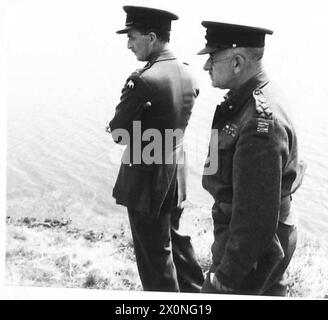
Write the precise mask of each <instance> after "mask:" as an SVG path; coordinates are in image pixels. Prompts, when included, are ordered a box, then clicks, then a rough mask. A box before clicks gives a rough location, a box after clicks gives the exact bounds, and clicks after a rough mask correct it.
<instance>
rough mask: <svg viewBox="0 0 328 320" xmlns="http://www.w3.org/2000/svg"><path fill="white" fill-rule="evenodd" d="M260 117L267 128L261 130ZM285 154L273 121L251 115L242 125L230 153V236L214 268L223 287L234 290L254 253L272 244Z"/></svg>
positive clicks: (284, 143) (280, 130) (283, 136)
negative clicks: (253, 117) (232, 153)
mask: <svg viewBox="0 0 328 320" xmlns="http://www.w3.org/2000/svg"><path fill="white" fill-rule="evenodd" d="M259 121H261V122H260V123H261V125H260V126H259ZM263 122H264V123H266V125H265V126H267V128H268V130H264V131H263V130H262V127H261V126H263ZM287 154H288V139H287V134H286V132H285V130H284V128H283V127H282V126H281V125H279V124H278V123H277V122H275V121H273V120H269V119H265V120H263V119H261V120H260V119H252V120H249V121H248V122H247V124H246V125H244V127H243V128H242V129H241V131H240V138H239V139H238V141H237V143H236V151H235V154H234V158H233V199H232V218H231V222H230V225H229V239H228V241H227V244H226V248H225V254H224V256H223V259H222V260H221V263H220V264H219V266H218V267H217V269H216V271H215V273H216V276H217V278H218V279H219V280H220V281H221V282H222V283H223V284H224V285H226V286H228V287H231V288H235V289H238V288H239V287H240V285H241V284H242V281H243V279H244V277H245V276H246V275H247V274H248V273H249V272H250V271H251V270H252V268H253V266H254V264H255V263H256V262H257V260H258V258H259V256H260V255H261V254H262V253H263V252H264V251H266V250H271V249H270V246H273V245H275V244H274V243H273V242H274V239H275V233H276V229H277V224H278V219H279V208H280V201H281V200H280V198H281V191H280V189H281V179H282V168H283V165H284V162H285V161H286V158H287ZM272 250H275V248H272ZM278 254H281V253H280V251H279V252H278Z"/></svg>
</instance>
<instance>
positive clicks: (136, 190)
mask: <svg viewBox="0 0 328 320" xmlns="http://www.w3.org/2000/svg"><path fill="white" fill-rule="evenodd" d="M123 9H124V11H125V12H126V15H127V16H126V23H125V28H124V29H122V30H119V31H117V33H118V34H124V33H125V34H127V36H128V48H129V49H130V50H131V51H132V52H133V53H134V54H135V55H136V57H137V59H138V60H140V61H147V64H146V65H145V67H144V68H142V69H140V70H136V71H135V72H133V73H132V74H131V75H130V76H129V77H128V78H127V80H126V82H125V85H124V88H123V90H122V96H121V99H120V102H119V103H118V105H117V106H116V109H115V115H114V117H113V119H112V120H111V121H110V122H109V125H108V127H107V130H108V132H110V133H111V134H112V137H113V139H114V141H115V142H117V143H121V144H126V145H127V147H126V149H125V152H124V154H123V157H122V164H121V166H120V170H119V173H118V177H117V180H116V183H115V186H114V189H113V197H114V198H115V199H116V202H117V203H118V204H121V205H123V206H126V207H127V210H128V215H129V220H130V226H131V231H132V237H133V243H134V249H135V255H136V261H137V265H138V271H139V275H140V279H141V282H142V285H143V288H144V290H150V291H184V292H199V291H200V288H201V286H202V284H203V281H204V278H203V273H202V269H201V267H200V265H199V264H198V262H197V260H196V256H195V252H194V249H193V247H192V245H191V242H190V237H189V236H185V235H183V234H181V233H180V232H179V231H178V229H179V222H180V217H181V214H182V212H183V201H184V200H185V198H186V190H185V185H186V184H185V167H184V165H183V164H180V163H183V161H181V158H182V159H183V157H184V150H183V136H184V131H185V129H186V126H187V123H188V120H189V117H190V115H191V111H192V108H193V105H194V102H195V99H196V97H197V95H198V92H199V89H198V87H197V85H196V82H195V79H194V78H193V76H192V74H191V72H190V67H189V66H188V65H187V64H185V63H182V62H180V61H179V60H178V59H177V58H176V56H175V55H174V54H173V53H172V52H171V51H170V50H169V48H168V42H169V38H170V30H171V22H172V20H176V19H178V17H177V16H176V15H175V14H173V13H170V12H168V11H164V10H158V9H153V8H145V7H135V6H125V7H123ZM136 128H139V129H140V131H138V130H137V129H136ZM151 129H156V132H160V133H161V138H162V139H161V141H160V142H161V145H157V143H158V141H157V140H156V142H155V145H156V147H155V148H153V151H154V156H153V157H150V160H151V161H146V159H145V158H144V154H145V152H146V151H147V150H149V146H151V143H154V142H153V141H152V142H149V140H147V141H140V139H141V137H143V136H144V133H145V132H146V130H151ZM122 130H125V132H127V133H128V137H129V139H128V140H124V139H122V135H121V133H122ZM166 130H170V131H172V132H173V131H174V132H175V131H176V130H178V131H179V133H180V134H179V135H178V136H177V137H176V139H175V142H174V143H173V144H172V148H167V149H164V150H163V147H165V146H167V145H171V144H170V142H168V143H167V141H166V139H167V136H166V135H165V133H166ZM148 132H150V131H148ZM158 147H159V149H160V150H161V151H162V152H159V153H160V154H155V153H156V152H157V151H158ZM141 155H142V157H141ZM162 155H164V156H162ZM148 160H149V159H148ZM169 160H172V161H169Z"/></svg>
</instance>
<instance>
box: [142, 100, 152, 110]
mask: <svg viewBox="0 0 328 320" xmlns="http://www.w3.org/2000/svg"><path fill="white" fill-rule="evenodd" d="M149 107H151V102H150V101H148V102H146V103H145V105H144V108H145V109H148V108H149Z"/></svg>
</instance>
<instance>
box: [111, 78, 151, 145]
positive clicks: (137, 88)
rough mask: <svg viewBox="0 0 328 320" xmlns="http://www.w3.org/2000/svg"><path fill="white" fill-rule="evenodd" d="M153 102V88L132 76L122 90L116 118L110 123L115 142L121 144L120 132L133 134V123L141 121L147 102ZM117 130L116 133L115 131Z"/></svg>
mask: <svg viewBox="0 0 328 320" xmlns="http://www.w3.org/2000/svg"><path fill="white" fill-rule="evenodd" d="M150 100H151V87H150V86H149V84H148V83H147V82H146V81H145V80H144V79H143V78H142V77H140V76H139V75H138V74H132V75H131V76H130V77H129V78H128V79H127V81H126V84H125V86H124V88H123V89H122V95H121V98H120V103H119V104H118V105H117V106H116V110H115V115H114V118H113V119H112V120H111V121H110V122H109V127H110V131H111V133H112V137H113V139H114V141H115V142H117V143H120V139H119V137H120V130H117V129H125V130H127V131H128V132H129V134H130V136H131V134H132V125H133V121H137V120H140V119H141V115H142V112H143V111H144V108H145V104H146V102H148V101H150ZM115 130H116V131H115Z"/></svg>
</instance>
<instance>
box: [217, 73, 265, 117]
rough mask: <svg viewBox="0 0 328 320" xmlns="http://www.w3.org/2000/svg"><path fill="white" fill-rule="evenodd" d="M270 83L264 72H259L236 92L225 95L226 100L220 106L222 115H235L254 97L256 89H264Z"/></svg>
mask: <svg viewBox="0 0 328 320" xmlns="http://www.w3.org/2000/svg"><path fill="white" fill-rule="evenodd" d="M268 82H269V78H268V76H267V74H266V73H265V72H264V71H261V72H259V73H258V74H256V75H255V76H254V77H252V78H251V79H249V80H248V81H246V82H245V83H244V84H243V85H242V86H241V87H240V88H239V89H237V90H236V91H229V92H228V93H227V94H226V95H225V100H224V101H223V102H222V103H221V104H220V106H219V109H221V111H222V113H226V112H227V113H229V115H230V114H234V113H236V112H238V111H239V110H240V109H241V107H242V106H244V105H245V103H246V101H247V100H248V99H249V97H250V96H251V95H252V92H253V91H254V90H255V89H258V88H261V87H264V86H265V85H266V84H267V83H268Z"/></svg>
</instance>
